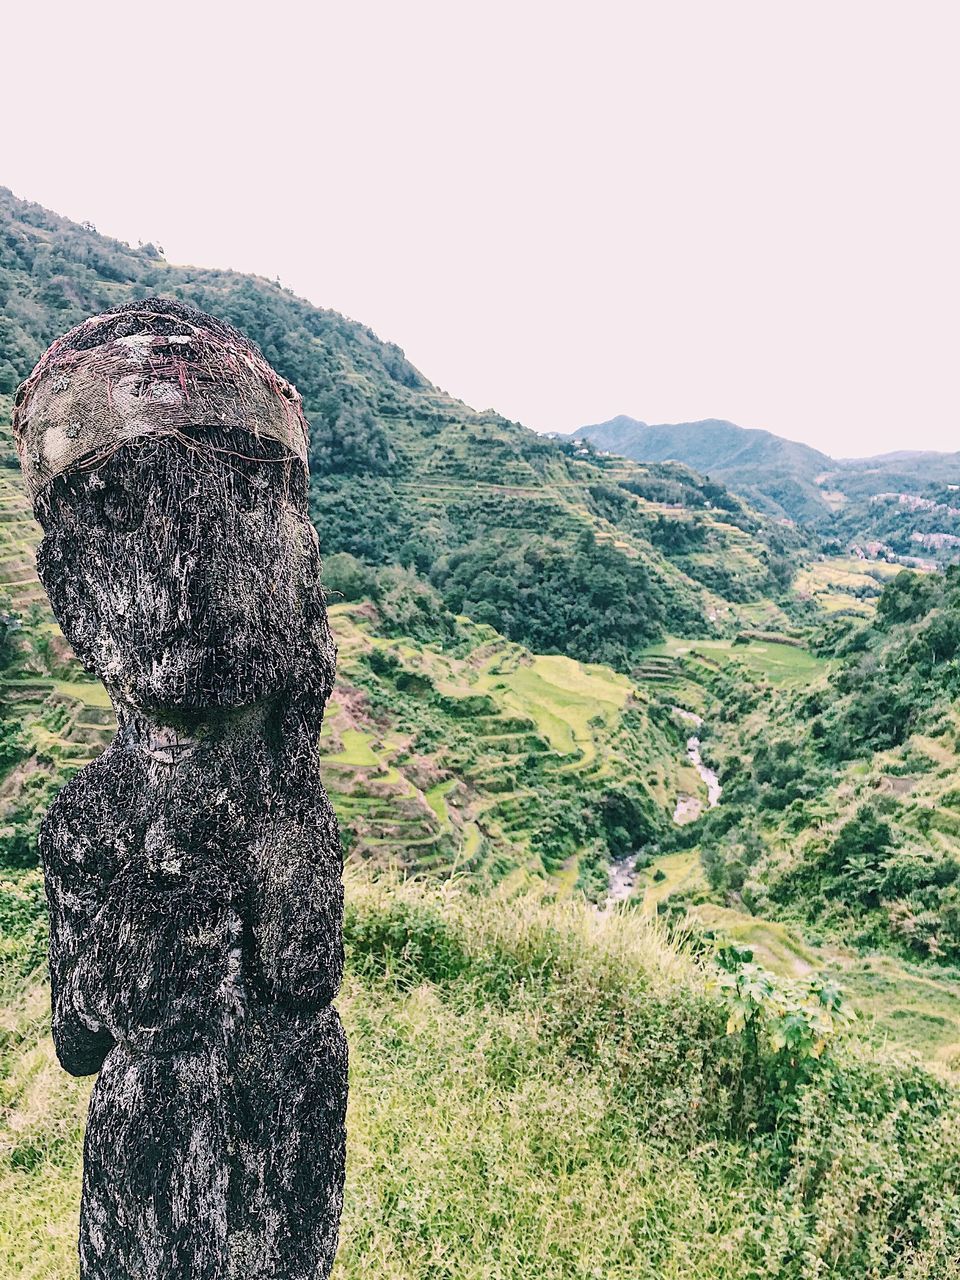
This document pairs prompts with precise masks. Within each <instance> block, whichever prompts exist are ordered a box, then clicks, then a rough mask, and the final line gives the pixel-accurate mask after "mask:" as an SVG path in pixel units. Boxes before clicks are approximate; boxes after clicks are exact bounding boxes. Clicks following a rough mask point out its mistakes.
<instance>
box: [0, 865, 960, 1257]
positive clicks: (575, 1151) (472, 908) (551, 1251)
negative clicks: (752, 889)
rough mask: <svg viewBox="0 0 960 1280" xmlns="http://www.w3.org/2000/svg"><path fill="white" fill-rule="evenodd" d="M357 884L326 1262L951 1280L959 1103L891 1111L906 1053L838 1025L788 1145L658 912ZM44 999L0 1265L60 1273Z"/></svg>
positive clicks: (24, 1041)
mask: <svg viewBox="0 0 960 1280" xmlns="http://www.w3.org/2000/svg"><path fill="white" fill-rule="evenodd" d="M347 896H348V914H347V928H346V935H347V943H348V948H347V952H348V966H349V975H348V979H347V982H346V984H345V987H344V990H343V992H342V995H341V997H340V1000H339V1002H338V1003H339V1008H340V1010H341V1013H342V1016H343V1019H344V1023H345V1025H346V1027H347V1031H348V1035H349V1038H350V1046H351V1099H350V1112H349V1129H350V1140H349V1165H348V1178H347V1189H346V1200H345V1208H344V1218H343V1230H342V1245H341V1249H340V1255H339V1258H338V1261H337V1264H336V1269H335V1272H334V1275H335V1277H336V1278H337V1280H361V1277H363V1278H364V1280H366V1277H370V1276H376V1277H377V1278H378V1280H488V1278H490V1277H497V1278H498V1280H528V1278H529V1277H537V1280H572V1278H573V1277H577V1278H579V1277H599V1278H601V1280H654V1277H656V1278H657V1280H660V1278H661V1277H669V1278H670V1280H750V1278H753V1277H757V1278H758V1280H759V1277H761V1276H778V1277H780V1278H781V1280H812V1278H813V1277H815V1276H816V1277H818V1278H819V1277H823V1278H824V1280H826V1278H827V1277H835V1278H836V1280H854V1278H856V1280H895V1278H899V1277H902V1278H903V1280H908V1278H909V1280H956V1276H957V1274H958V1271H957V1267H956V1265H955V1253H954V1252H953V1251H954V1249H955V1247H956V1245H957V1242H958V1227H957V1224H956V1223H954V1224H953V1225H952V1226H951V1219H950V1211H949V1205H950V1204H951V1203H953V1201H952V1200H951V1197H956V1196H957V1195H958V1194H960V1188H958V1187H957V1186H956V1181H957V1179H956V1176H955V1173H953V1172H951V1170H952V1169H953V1170H955V1169H956V1168H957V1167H960V1136H958V1135H960V1116H958V1115H957V1112H956V1110H955V1108H954V1109H951V1107H952V1106H953V1104H950V1103H948V1102H946V1101H944V1100H943V1099H940V1098H939V1097H938V1095H937V1094H936V1092H935V1087H934V1086H933V1085H932V1084H925V1083H923V1081H922V1079H921V1078H920V1077H916V1076H911V1077H910V1079H911V1080H912V1084H911V1085H910V1088H911V1089H912V1090H913V1091H914V1095H915V1096H924V1097H927V1099H928V1101H927V1103H926V1105H925V1107H922V1108H920V1109H918V1110H917V1111H916V1113H915V1114H914V1113H911V1114H910V1117H909V1118H908V1117H907V1116H905V1115H904V1114H903V1113H902V1112H901V1111H900V1110H898V1107H899V1103H897V1101H896V1099H897V1098H898V1097H899V1096H900V1092H899V1091H900V1089H901V1085H900V1084H898V1083H897V1082H898V1080H900V1078H901V1077H900V1075H898V1074H897V1073H898V1072H899V1071H901V1068H899V1067H897V1066H896V1065H895V1064H894V1063H892V1062H891V1064H890V1065H889V1066H885V1065H882V1063H881V1065H880V1066H878V1067H875V1068H870V1069H869V1070H867V1071H866V1074H865V1075H864V1076H863V1082H860V1083H858V1081H859V1080H860V1077H859V1076H858V1074H857V1072H860V1071H862V1070H863V1069H864V1065H863V1063H862V1062H861V1060H860V1059H859V1058H858V1057H857V1051H856V1048H855V1046H851V1048H850V1049H849V1050H848V1049H847V1048H845V1047H844V1046H843V1045H840V1046H839V1048H838V1050H837V1053H838V1055H839V1056H838V1057H837V1058H836V1061H835V1062H833V1061H828V1062H825V1063H824V1064H821V1066H820V1067H818V1072H820V1073H821V1074H822V1079H823V1084H822V1086H821V1085H820V1084H819V1083H816V1082H812V1083H811V1085H810V1086H809V1088H808V1090H807V1092H806V1093H803V1094H801V1095H800V1096H799V1097H798V1102H797V1107H796V1109H795V1111H793V1112H791V1115H790V1118H789V1119H784V1120H783V1121H781V1122H780V1123H782V1124H783V1125H786V1126H787V1128H786V1129H785V1130H784V1132H783V1134H782V1142H781V1143H780V1144H779V1145H778V1142H777V1141H775V1134H776V1132H777V1131H776V1129H773V1130H771V1129H770V1128H769V1120H763V1119H762V1116H763V1115H764V1114H765V1112H764V1109H763V1108H764V1106H765V1104H764V1102H763V1099H762V1097H761V1098H758V1099H757V1100H756V1101H757V1103H758V1104H759V1105H760V1108H761V1109H760V1110H759V1111H757V1112H756V1113H755V1114H754V1112H753V1111H752V1110H750V1109H749V1108H752V1107H753V1106H754V1103H751V1102H749V1098H750V1097H751V1096H753V1095H750V1094H744V1095H742V1096H741V1095H740V1094H738V1092H737V1089H736V1084H735V1082H736V1080H737V1078H738V1073H739V1072H741V1071H742V1069H743V1065H744V1059H743V1042H742V1041H741V1039H740V1037H739V1036H736V1035H728V1034H725V1031H724V1024H725V1019H726V1011H725V1007H724V1005H723V1003H722V1000H721V997H720V995H719V993H718V992H716V991H714V990H713V989H712V988H711V986H710V984H709V981H708V977H707V975H706V974H705V973H704V972H703V971H702V970H701V969H700V968H699V966H698V965H697V964H695V963H694V962H693V960H692V959H691V958H690V957H689V956H687V955H685V954H684V953H683V952H682V951H678V950H677V949H676V948H675V947H674V946H672V945H671V944H670V943H669V942H668V940H667V939H666V937H665V935H664V934H663V932H662V931H661V930H660V928H659V927H658V926H657V925H656V924H655V923H652V922H651V921H649V920H646V919H643V918H641V917H640V916H639V915H638V914H637V913H632V912H626V913H619V912H613V913H609V914H598V913H597V912H595V911H593V910H591V909H590V908H589V907H588V906H587V905H586V904H583V903H582V902H576V901H572V900H571V901H567V902H563V903H553V904H551V903H550V902H548V901H545V900H543V899H542V897H539V896H533V897H531V896H529V895H521V896H519V897H514V898H510V899H506V898H504V897H503V896H500V897H493V898H482V897H476V896H474V895H471V894H466V893H464V892H462V891H461V889H460V888H459V887H458V886H457V885H456V884H447V885H446V886H443V887H439V888H435V889H432V890H431V889H425V888H424V887H423V886H420V885H417V884H414V883H410V882H407V883H406V884H396V883H392V882H376V881H372V880H370V879H369V877H367V876H365V875H363V874H359V873H356V872H351V873H350V874H349V876H348V883H347ZM45 999H46V990H45V987H44V986H43V985H42V984H41V983H37V982H34V983H32V984H30V985H28V987H27V989H26V990H25V992H24V994H23V995H22V997H21V998H20V1000H19V1001H18V1002H17V1003H16V1005H15V1006H11V1007H8V1008H7V1009H6V1010H5V1012H4V1041H3V1049H2V1058H0V1065H2V1072H0V1103H2V1108H0V1256H2V1260H0V1280H14V1277H16V1280H74V1277H75V1276H76V1264H75V1262H74V1245H73V1240H74V1233H75V1228H76V1205H77V1198H78V1191H79V1167H80V1165H79V1161H80V1135H81V1128H82V1120H83V1111H84V1105H85V1097H86V1092H87V1086H86V1085H85V1084H83V1083H78V1082H74V1081H71V1080H70V1079H69V1078H68V1077H66V1076H64V1075H63V1074H62V1073H61V1072H59V1070H58V1068H57V1067H56V1065H55V1062H54V1060H53V1055H52V1050H51V1047H50V1044H49V1040H48V1038H47V1035H46V1028H45V1020H44V1017H43V1008H44V1004H45ZM870 1070H873V1071H880V1073H881V1074H880V1076H879V1077H878V1079H879V1080H880V1081H881V1083H880V1084H878V1085H877V1086H875V1087H874V1086H871V1085H870V1084H869V1080H870V1079H871V1078H872V1077H871V1076H870ZM817 1078H818V1079H819V1078H820V1077H819V1076H818V1077H817ZM904 1078H906V1077H904ZM871 1088H875V1092H874V1093H873V1094H869V1093H868V1094H864V1101H863V1102H862V1104H861V1101H860V1100H859V1092H858V1091H862V1090H868V1091H869V1089H871ZM822 1090H829V1091H831V1096H833V1098H834V1100H833V1101H832V1102H831V1105H830V1107H829V1108H827V1107H825V1105H824V1097H825V1094H824V1093H823V1092H822ZM851 1090H853V1091H854V1093H855V1094H856V1095H857V1098H858V1101H857V1102H856V1103H851V1102H849V1101H845V1099H846V1098H847V1097H848V1095H849V1093H850V1091H851ZM924 1091H926V1092H925V1093H924ZM868 1096H869V1098H870V1099H871V1101H870V1102H869V1106H868V1105H867V1102H866V1098H867V1097H868ZM738 1097H739V1098H740V1101H737V1098H738ZM861 1105H863V1106H864V1107H865V1108H866V1110H865V1111H864V1114H863V1115H861V1114H860V1112H859V1110H858V1108H859V1107H860V1106H861ZM744 1107H747V1108H748V1110H747V1111H746V1112H745V1111H743V1108H744ZM891 1107H893V1111H891V1110H890V1109H891ZM888 1113H889V1114H890V1115H895V1116H896V1117H897V1121H896V1125H892V1124H889V1123H888V1122H887V1120H886V1118H885V1117H886V1116H887V1114H888ZM758 1125H759V1128H758V1127H757V1126H758ZM911 1125H912V1126H913V1128H911ZM951 1126H953V1128H951ZM951 1135H952V1136H951ZM904 1144H911V1145H904ZM951 1144H952V1145H951ZM827 1150H828V1151H830V1152H831V1153H832V1157H831V1160H830V1161H829V1163H828V1166H827V1167H826V1168H823V1167H821V1165H820V1164H818V1160H819V1153H820V1152H823V1151H827ZM926 1152H929V1154H926ZM808 1153H809V1158H808ZM904 1161H906V1162H907V1163H906V1164H904V1163H903V1162H904ZM951 1161H952V1162H953V1163H951ZM898 1162H899V1163H898ZM934 1166H936V1172H937V1176H934V1174H933V1172H931V1170H933V1169H934ZM851 1204H857V1205H859V1208H858V1210H857V1213H856V1214H855V1215H853V1216H851V1214H850V1212H849V1206H850V1205H851Z"/></svg>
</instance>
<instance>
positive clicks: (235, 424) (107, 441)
mask: <svg viewBox="0 0 960 1280" xmlns="http://www.w3.org/2000/svg"><path fill="white" fill-rule="evenodd" d="M13 427H14V436H15V439H16V442H17V450H18V452H19V454H20V462H21V465H22V467H23V474H24V478H25V480H26V484H27V488H28V489H29V491H30V495H31V497H34V498H35V497H36V495H37V494H38V493H39V492H40V490H41V489H42V488H43V487H44V485H46V484H47V483H49V481H51V480H52V479H53V478H54V477H55V476H58V475H64V474H66V473H68V472H71V471H77V470H82V469H84V468H86V467H90V466H97V465H99V464H100V463H102V462H103V461H104V460H105V459H106V458H108V457H109V456H110V455H111V454H112V453H114V452H116V450H117V449H119V448H121V447H122V446H123V445H125V444H129V443H131V441H133V440H137V439H142V438H143V437H162V436H176V437H179V438H180V439H181V440H183V441H185V442H186V441H189V440H190V439H191V437H192V433H193V432H194V431H196V430H197V429H198V428H200V429H202V428H209V427H221V428H224V427H226V428H241V429H243V430H244V431H247V432H249V433H250V434H251V435H252V436H254V437H255V438H257V439H268V440H275V441H278V442H279V443H280V444H281V445H283V447H284V450H285V451H286V452H287V453H289V455H290V456H291V457H296V458H299V459H300V461H301V462H303V463H304V464H306V461H307V424H306V420H305V418H304V416H303V406H302V402H301V399H300V395H299V393H298V392H297V390H296V388H295V387H294V386H292V385H291V384H290V383H289V382H286V381H285V380H284V379H282V378H280V377H278V375H277V374H276V373H275V372H274V370H273V369H271V367H270V366H269V365H268V364H267V362H266V360H264V358H263V356H262V354H261V353H260V351H259V350H258V348H257V347H255V346H254V345H253V343H251V342H250V341H249V340H248V339H247V338H245V337H244V336H243V335H242V334H241V333H239V332H238V331H237V330H236V329H234V328H233V327H232V326H231V325H228V324H225V323H223V322H222V321H219V320H214V319H213V318H212V317H210V316H207V315H204V314H203V313H202V312H200V311H196V310H194V308H193V307H189V306H187V305H186V304H185V303H182V302H177V301H175V300H173V299H169V298H146V299H143V300H141V301H137V302H132V303H126V304H124V305H123V306H122V307H117V308H115V309H114V310H113V311H107V312H104V313H103V314H102V315H99V316H94V317H92V318H91V319H89V320H86V321H84V323H83V324H80V325H77V327H76V328H75V329H71V330H70V332H69V333H66V334H65V335H64V336H63V337H62V338H59V339H57V341H56V342H54V343H53V345H52V346H51V347H50V348H49V350H47V351H46V352H45V354H44V355H43V356H42V358H41V359H40V362H39V363H38V364H37V366H36V368H35V369H34V370H33V372H32V373H31V374H30V376H29V378H27V380H26V381H25V382H24V383H23V384H22V385H21V387H20V389H19V390H18V392H17V398H16V407H15V409H14V415H13Z"/></svg>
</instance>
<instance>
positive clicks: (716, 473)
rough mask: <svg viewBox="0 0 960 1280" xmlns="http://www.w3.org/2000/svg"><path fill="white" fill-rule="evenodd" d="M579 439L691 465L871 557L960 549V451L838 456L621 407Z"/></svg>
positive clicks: (947, 558) (942, 558)
mask: <svg viewBox="0 0 960 1280" xmlns="http://www.w3.org/2000/svg"><path fill="white" fill-rule="evenodd" d="M569 439H577V440H587V441H589V442H590V443H591V444H593V445H595V446H596V448H597V449H599V450H602V451H609V452H611V453H615V454H622V455H624V456H625V457H628V458H633V459H635V460H638V461H642V462H663V461H667V460H673V461H677V462H683V463H686V464H687V465H688V466H690V467H693V468H694V469H695V470H696V471H698V472H701V473H702V474H705V475H709V476H710V477H711V479H713V480H717V481H720V482H722V483H723V484H726V485H729V486H730V488H731V489H732V490H733V491H734V492H735V493H738V494H740V495H741V496H743V497H745V498H746V499H747V500H748V501H750V502H751V503H752V504H753V505H754V506H755V507H757V508H758V509H760V510H762V511H766V512H768V513H769V514H771V515H775V516H782V517H787V518H789V519H790V520H793V521H796V522H797V523H798V524H800V525H802V526H805V527H808V528H811V529H815V530H816V531H817V533H818V534H819V535H820V537H821V538H822V539H823V541H824V543H825V545H827V546H828V547H830V548H831V549H833V550H834V551H837V552H840V553H841V554H843V553H846V552H848V551H850V550H855V551H856V553H857V554H858V555H864V554H865V555H866V556H867V557H868V558H869V559H874V560H876V559H881V560H882V559H888V560H891V561H893V560H897V559H900V560H902V561H906V562H909V561H910V560H926V561H929V562H931V563H933V562H941V563H951V562H952V561H954V560H956V559H957V558H958V556H960V503H958V501H957V496H956V495H957V491H958V489H960V454H957V453H924V452H912V451H903V452H898V453H891V454H885V455H882V456H880V457H876V458H845V459H837V458H831V457H828V455H827V454H825V453H821V452H820V451H819V450H817V449H811V448H810V447H809V446H808V445H805V444H799V443H797V442H796V441H793V440H784V439H783V438H782V437H781V436H776V435H774V434H773V433H772V432H770V431H757V430H749V429H747V428H744V427H738V426H736V425H735V424H734V423H732V422H722V421H718V420H716V419H712V418H711V419H707V420H705V421H702V422H676V423H664V424H660V425H656V426H653V425H648V424H647V423H645V422H638V421H637V420H636V419H635V418H628V417H626V416H625V415H623V414H621V415H620V416H619V417H617V418H611V419H610V421H609V422H599V423H595V424H593V425H591V426H586V427H581V428H580V429H579V430H578V431H575V432H573V433H572V434H571V435H570V437H569Z"/></svg>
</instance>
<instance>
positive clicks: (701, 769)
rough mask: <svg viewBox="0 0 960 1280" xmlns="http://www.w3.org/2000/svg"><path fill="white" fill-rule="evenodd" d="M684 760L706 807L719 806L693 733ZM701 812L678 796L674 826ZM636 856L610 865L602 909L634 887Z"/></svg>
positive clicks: (685, 714) (696, 722) (697, 803)
mask: <svg viewBox="0 0 960 1280" xmlns="http://www.w3.org/2000/svg"><path fill="white" fill-rule="evenodd" d="M673 710H674V711H675V712H676V713H677V715H679V716H680V717H681V719H683V720H686V721H687V722H688V723H689V724H691V725H693V727H694V728H696V729H701V728H703V717H702V716H698V715H697V714H696V713H695V712H693V711H686V710H684V708H683V707H674V708H673ZM687 759H688V760H689V761H690V763H691V764H692V765H693V767H694V769H696V771H697V773H698V774H699V775H700V780H701V782H702V783H703V785H704V786H705V787H706V789H707V808H708V809H713V808H715V806H716V805H718V804H719V803H720V796H721V794H722V792H723V787H722V786H721V785H720V779H719V778H718V777H717V775H716V772H715V771H714V770H713V769H711V768H710V767H709V766H708V765H705V764H704V763H703V757H702V756H701V754H700V739H699V737H698V736H697V734H692V735H691V736H690V737H689V738H688V739H687ZM702 811H703V803H702V801H701V800H700V799H699V798H698V797H697V796H685V795H681V796H678V797H677V804H676V808H675V809H674V811H673V820H674V822H676V823H678V824H679V823H684V822H692V821H693V819H694V818H698V817H699V816H700V814H701V812H702ZM638 857H639V854H636V853H628V854H627V856H626V857H625V858H619V859H617V861H616V862H611V864H610V887H609V890H608V892H607V899H606V903H605V904H604V905H605V906H608V907H609V906H611V905H612V904H613V903H615V902H624V901H625V900H626V899H627V898H629V897H630V895H631V894H632V893H633V886H634V885H635V884H636V880H637V858H638Z"/></svg>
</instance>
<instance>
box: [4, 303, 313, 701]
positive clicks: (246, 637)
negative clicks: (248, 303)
mask: <svg viewBox="0 0 960 1280" xmlns="http://www.w3.org/2000/svg"><path fill="white" fill-rule="evenodd" d="M306 429H307V428H306V421H305V419H304V416H303V410H302V406H301V401H300V397H299V395H298V394H297V392H296V390H295V388H294V387H292V386H291V385H290V384H289V383H287V382H285V381H284V380H283V379H282V378H280V377H279V376H278V375H277V374H276V373H275V372H274V370H273V369H272V368H271V367H270V365H269V364H267V362H266V360H264V358H263V356H262V355H261V353H260V352H259V350H258V349H257V348H256V347H255V346H254V345H253V344H252V343H250V342H249V341H248V340H247V339H246V338H244V337H243V336H242V335H241V334H240V333H239V332H238V331H237V330H236V329H233V328H232V327H231V326H230V325H227V324H224V323H223V322H221V321H219V320H215V319H213V318H212V317H210V316H207V315H204V314H203V313H201V312H199V311H196V310H194V309H193V308H192V307H188V306H186V305H185V304H183V303H180V302H175V301H172V300H169V299H159V298H149V299H145V300H143V301H137V302H133V303H129V304H126V305H125V306H122V307H118V308H116V309H115V310H113V311H108V312H105V313H104V314H103V315H99V316H94V317H93V318H92V319H90V320H87V321H86V322H85V323H83V324H81V325H78V326H77V327H76V328H75V329H72V330H71V331H70V332H69V333H67V334H65V335H64V336H63V337H62V338H59V339H58V340H57V341H56V342H54V343H53V345H52V346H51V347H50V348H49V350H48V351H47V352H46V353H45V354H44V355H43V357H42V358H41V360H40V362H39V363H38V365H37V367H36V368H35V369H34V371H33V373H32V374H31V375H30V377H29V378H28V379H27V380H26V382H24V383H23V385H22V386H21V388H20V389H19V391H18V393H17V401H16V408H15V411H14V433H15V436H16V441H17V448H18V451H19V453H20V459H21V464H22V466H23V471H24V476H25V479H26V482H27V486H28V488H29V490H30V492H31V495H32V497H33V501H34V510H35V512H36V515H37V518H38V520H39V521H40V523H41V525H42V526H43V530H44V537H43V541H42V542H41V544H40V548H39V551H38V553H37V568H38V571H39V574H40V579H41V581H42V583H43V585H44V587H45V589H46V591H47V594H48V595H49V597H50V601H51V604H52V605H53V609H54V613H55V614H56V616H57V619H58V621H59V622H60V625H61V627H62V629H63V632H64V634H65V635H66V637H67V639H68V640H69V641H70V643H71V645H72V646H73V648H74V650H75V652H76V653H77V656H78V657H79V658H80V659H81V661H82V662H83V663H84V664H85V665H86V666H87V667H88V668H89V669H90V670H93V671H95V672H96V673H97V675H98V676H100V678H101V679H102V680H103V682H104V684H105V685H106V686H107V688H108V690H109V691H110V693H111V694H112V695H113V696H114V699H115V700H116V701H118V703H120V704H126V705H128V706H131V707H134V708H140V709H142V710H144V711H152V712H154V713H162V712H165V711H166V712H171V713H177V712H190V711H195V710H202V709H205V708H211V707H241V706H246V705H249V704H252V703H255V702H260V701H262V700H263V699H267V698H271V697H284V696H290V697H296V695H297V693H298V691H306V690H309V691H311V692H312V693H313V694H314V695H315V694H316V692H317V691H318V686H319V691H320V692H321V695H322V696H325V694H326V692H327V691H328V689H329V686H330V683H331V681H332V677H333V662H334V650H333V645H332V641H331V639H330V634H329V628H328V626H327V621H326V613H325V609H324V604H323V595H322V591H321V588H320V555H319V547H318V542H317V536H316V533H315V531H314V529H313V527H312V525H311V524H310V521H309V516H308V511H307V463H306V458H307V449H306Z"/></svg>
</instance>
